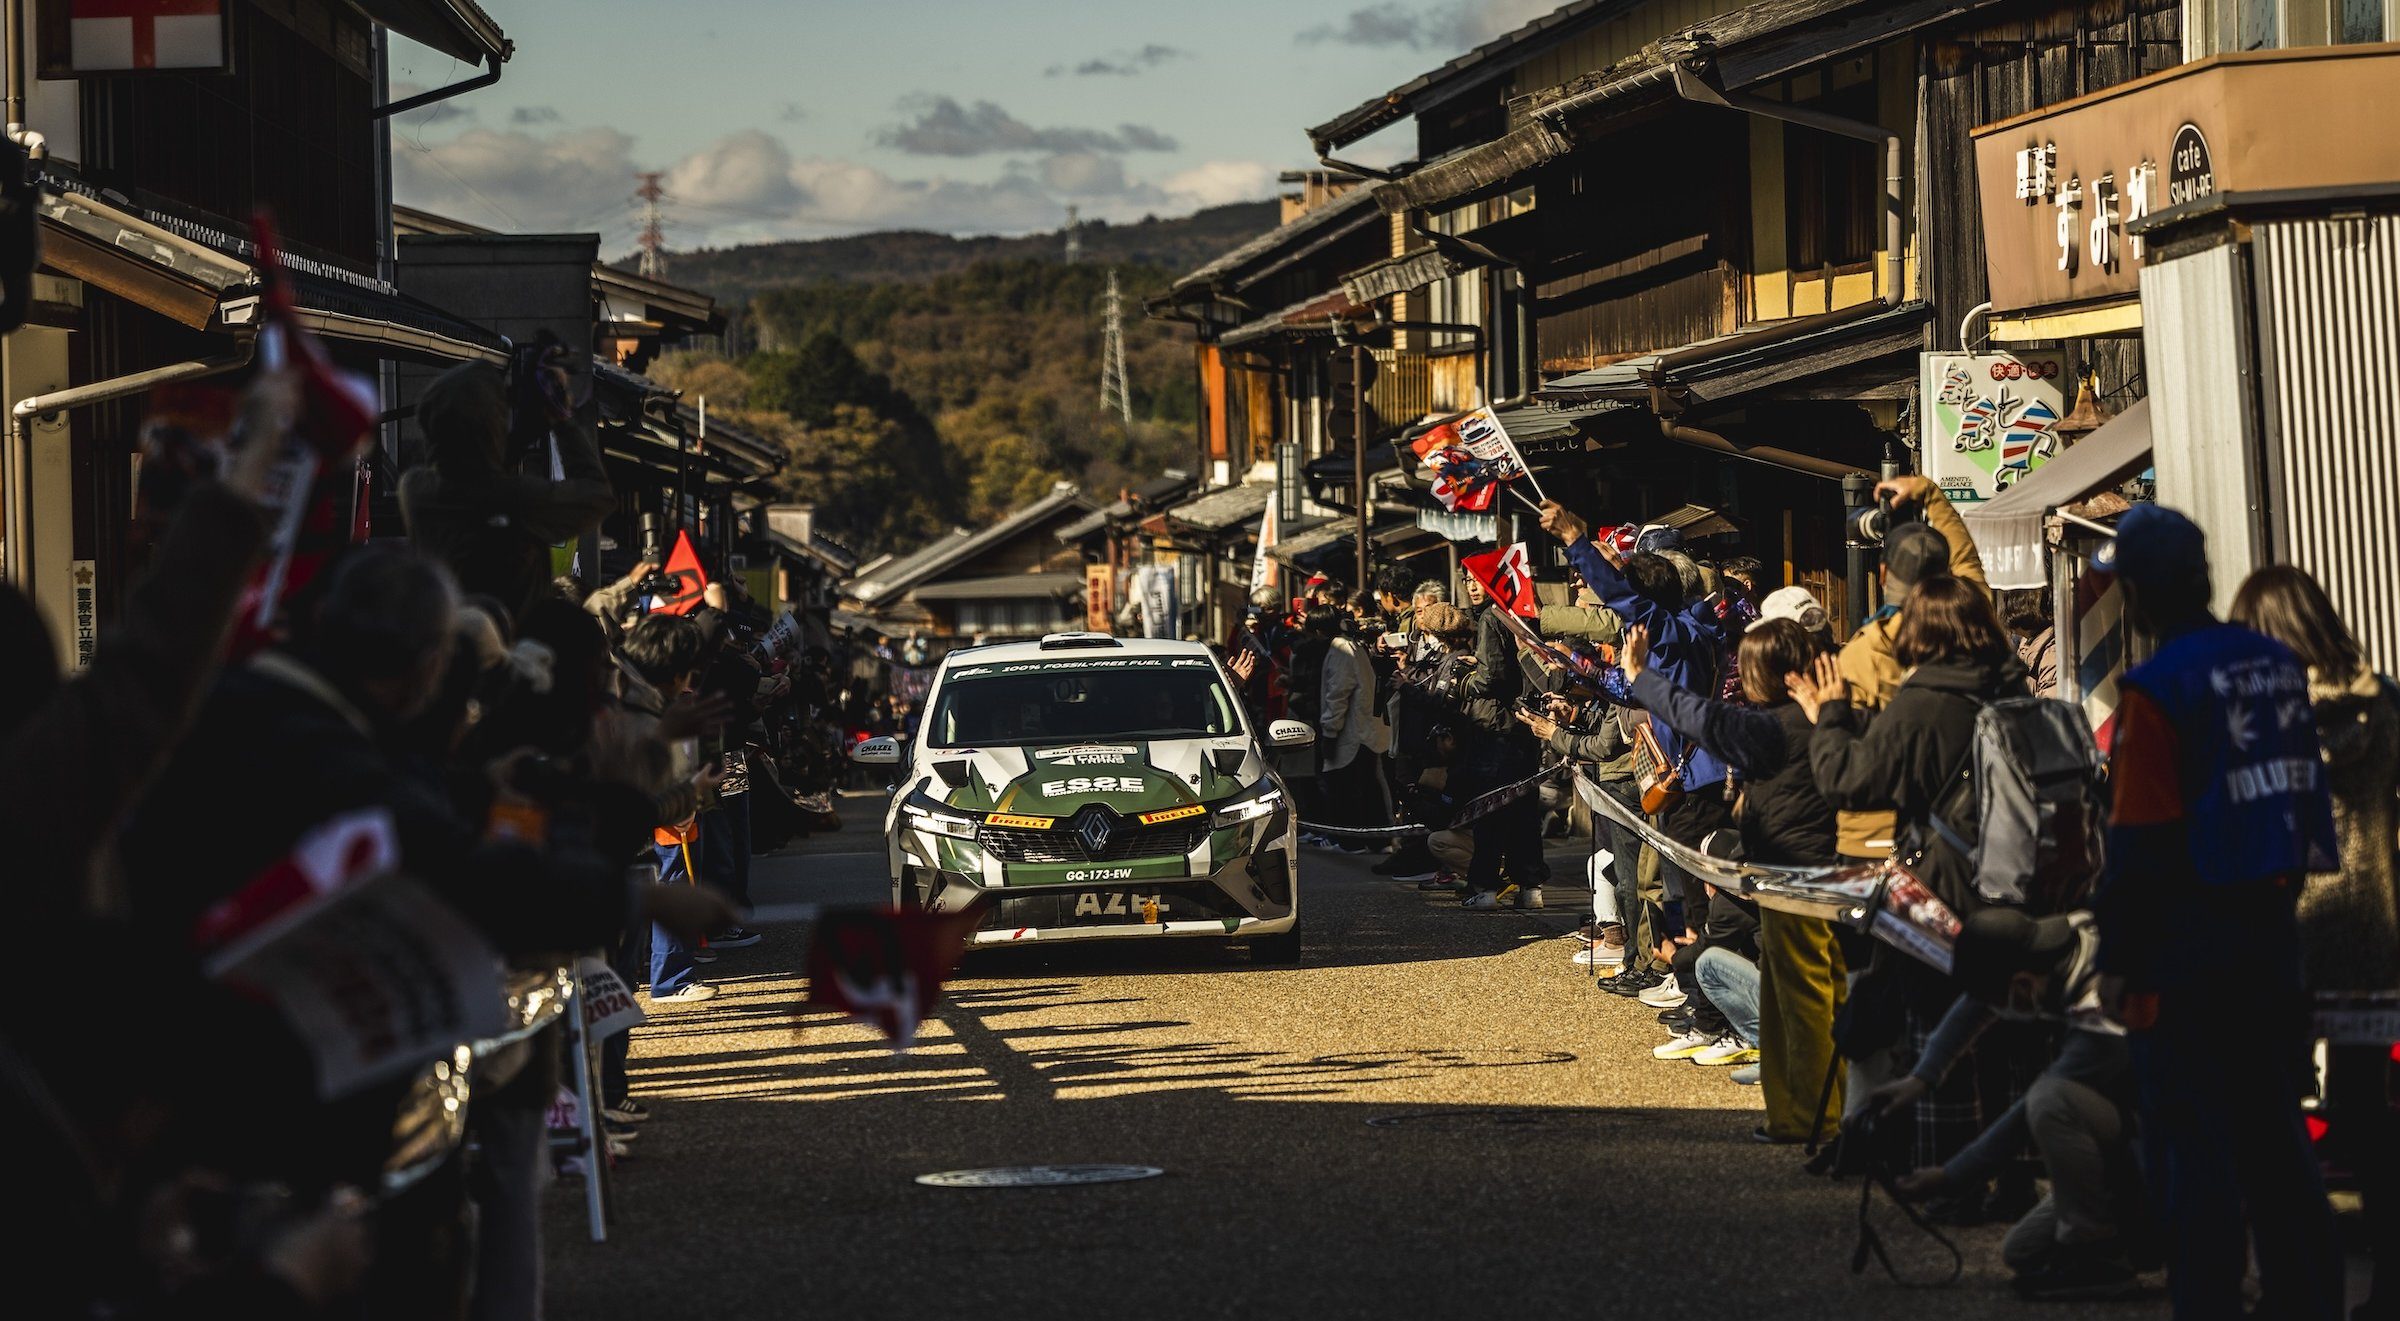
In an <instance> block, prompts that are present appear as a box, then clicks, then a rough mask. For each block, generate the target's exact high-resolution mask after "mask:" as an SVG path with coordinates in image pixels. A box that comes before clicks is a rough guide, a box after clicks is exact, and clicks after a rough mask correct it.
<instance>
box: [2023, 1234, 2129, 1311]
mask: <svg viewBox="0 0 2400 1321" xmlns="http://www.w3.org/2000/svg"><path fill="white" fill-rule="evenodd" d="M2141 1286H2142V1282H2141V1279H2140V1277H2138V1276H2136V1275H2135V1274H2134V1273H2133V1267H2132V1266H2130V1265H2128V1264H2127V1263H2126V1261H2125V1258H2124V1255H2123V1254H2122V1253H2121V1252H2119V1251H2118V1250H2117V1245H2116V1244H2114V1243H2096V1244H2078V1245H2074V1246H2067V1245H2064V1244H2062V1245H2060V1246H2058V1247H2057V1248H2055V1249H2053V1250H2052V1251H2051V1252H2050V1254H2049V1255H2048V1256H2046V1257H2044V1258H2043V1259H2042V1260H2041V1261H2040V1262H2038V1263H2036V1264H2035V1265H2034V1268H2033V1269H2032V1270H2029V1271H2023V1272H2020V1273H2019V1274H2018V1275H2017V1277H2016V1278H2015V1279H2013V1280H2011V1281H2009V1287H2010V1288H2012V1289H2015V1290H2016V1291H2017V1296H2018V1297H2020V1298H2032V1299H2040V1300H2043V1301H2050V1302H2066V1301H2082V1300H2096V1299H2103V1298H2123V1297H2125V1296H2126V1295H2128V1294H2131V1293H2132V1292H2134V1291H2135V1290H2137V1289H2139V1288H2141Z"/></svg>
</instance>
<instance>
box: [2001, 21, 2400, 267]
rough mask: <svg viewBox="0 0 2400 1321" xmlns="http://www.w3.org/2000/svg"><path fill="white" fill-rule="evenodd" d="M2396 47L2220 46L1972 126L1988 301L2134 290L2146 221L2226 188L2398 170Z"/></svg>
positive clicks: (2260, 190)
mask: <svg viewBox="0 0 2400 1321" xmlns="http://www.w3.org/2000/svg"><path fill="white" fill-rule="evenodd" d="M2312 106H2313V107H2319V108H2321V109H2322V110H2323V111H2324V112H2325V114H2326V115H2331V114H2336V113H2338V114H2339V116H2340V117H2341V119H2342V120H2343V121H2344V122H2346V123H2352V124H2389V123H2394V122H2400V48H2395V47H2392V46H2337V47H2319V48H2309V49H2299V50H2270V51H2250V52H2245V53H2241V54H2235V55H2220V56H2216V57H2213V58H2211V59H2206V60H2201V61H2198V62H2196V63H2192V64H2186V65H2181V66H2179V67H2177V68H2173V69H2169V70H2167V71H2165V72H2163V73H2157V74H2152V75H2151V76H2149V77H2147V78H2137V79H2135V80H2134V81H2132V82H2129V83H2121V84H2119V85H2117V86H2115V87H2111V88H2109V89H2107V90H2105V91H2100V92H2094V93H2092V94H2091V95H2089V96H2081V97H2077V98H2075V99H2074V100H2072V101H2066V102H2062V103H2060V104H2058V105H2055V106H2052V107H2050V108H2048V109H2046V110H2042V111H2038V112H2036V113H2034V114H2030V115H2020V116H2018V117H2017V118H2014V119H2005V120H2002V121H2000V122H1999V123H1996V124H1989V125H1986V126H1984V127H1983V128H1979V129H1977V130H1975V134H1974V137H1975V174H1976V188H1977V193H1978V200H1979V202H1980V205H1981V207H1982V211H1983V228H1984V261H1985V265H1986V268H1987V274H1988V275H1989V277H1990V286H1991V296H1992V306H1993V310H1994V311H1995V312H1997V313H2000V314H2002V315H2006V314H2009V313H2013V312H2021V311H2025V310H2028V309H2031V308H2055V307H2060V306H2064V305H2069V304H2075V303H2091V302H2095V301H2101V300H2110V299H2116V298H2125V297H2131V296H2134V295H2136V294H2138V293H2139V291H2140V289H2141V268H2142V263H2143V262H2144V261H2145V260H2146V259H2147V258H2148V256H2149V251H2148V245H2147V244H2146V243H2145V242H2144V241H2143V239H2142V238H2141V236H2140V233H2139V231H2140V230H2141V229H2142V228H2143V226H2141V225H2140V224H2138V223H2137V222H2139V221H2142V220H2143V219H2145V218H2147V217H2150V216H2154V215H2157V214H2159V213H2161V212H2165V211H2169V210H2171V209H2174V208H2178V207H2196V206H2199V205H2202V204H2205V203H2207V202H2208V201H2209V200H2210V199H2211V198H2214V197H2216V196H2218V195H2219V194H2227V193H2240V194H2242V195H2243V196H2244V197H2245V198H2249V199H2253V200H2258V199H2262V198H2263V199H2265V200H2272V199H2273V197H2274V196H2275V195H2277V194H2298V193H2304V192H2306V191H2307V190H2311V189H2327V188H2343V187H2356V186H2359V185H2366V184H2377V183H2390V182H2392V181H2395V180H2400V135H2394V134H2390V133H2384V132H2365V131H2362V132H2338V131H2332V132H2329V131H2327V127H2328V126H2327V120H2326V118H2325V117H2324V115H2319V114H2312V113H2310V112H2309V109H2308V108H2309V107H2312Z"/></svg>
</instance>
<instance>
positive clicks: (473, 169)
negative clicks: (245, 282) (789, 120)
mask: <svg viewBox="0 0 2400 1321" xmlns="http://www.w3.org/2000/svg"><path fill="white" fill-rule="evenodd" d="M396 145H397V146H398V147H399V149H398V150H397V151H396V152H395V153H394V158H393V167H394V168H393V173H394V183H395V187H396V189H397V192H398V195H399V197H400V200H401V201H403V202H406V203H408V204H409V205H411V206H418V207H423V208H425V209H427V210H431V211H435V212H438V213H441V214H445V215H452V216H456V217H457V218H459V219H462V220H468V221H472V222H475V223H478V224H485V225H490V226H492V227H494V228H499V229H504V230H516V231H526V232H541V231H560V230H598V231H600V233H601V234H602V236H603V239H602V242H603V250H604V251H606V252H610V253H620V252H623V251H624V250H625V248H626V247H627V246H628V245H629V244H630V243H631V240H632V234H633V229H634V211H633V207H632V204H631V201H630V198H631V194H632V192H633V188H634V185H635V179H634V176H635V174H636V173H637V172H638V171H640V170H641V169H643V168H646V167H645V165H644V164H643V163H642V162H640V161H639V160H638V159H637V158H636V156H635V154H634V142H633V140H632V139H631V138H629V137H627V136H626V135H625V134H623V133H619V132H617V131H615V130H613V129H573V130H560V131H558V132H554V133H548V134H535V133H527V132H522V131H515V130H511V131H499V130H494V129H488V128H470V129H468V130H467V131H465V132H462V133H460V134H459V135H457V136H456V137H454V138H451V139H449V140H447V141H442V142H437V143H429V144H428V145H427V146H425V147H424V148H422V149H419V148H417V147H416V146H415V145H414V144H413V143H405V144H401V143H396ZM665 175H666V178H665V179H664V181H663V182H664V185H665V188H666V193H667V200H666V214H667V241H668V245H669V246H670V247H671V248H678V249H690V248H696V247H703V246H716V247H722V246H726V245H730V244H735V243H749V242H763V241H767V240H772V239H779V238H818V237H823V236H826V235H829V234H845V233H857V232H862V231H867V230H877V229H930V230H939V231H944V232H948V233H960V234H993V233H1027V232H1035V231H1041V230H1048V229H1054V228H1056V227H1057V226H1058V225H1059V224H1060V223H1062V222H1063V220H1064V219H1065V209H1066V207H1067V205H1068V204H1069V203H1074V204H1075V205H1076V206H1078V207H1080V208H1081V209H1082V211H1083V214H1084V215H1086V216H1088V217H1092V218H1095V219H1108V220H1134V219H1139V218H1140V217H1142V216H1144V215H1173V214H1181V213H1184V212H1189V211H1193V210H1197V209H1199V208H1201V207H1207V206H1216V205H1220V204H1223V203H1226V202H1236V201H1248V200H1253V199H1257V198H1262V197H1270V196H1273V195H1274V191H1275V171H1274V169H1273V168H1272V167H1271V166H1268V165H1266V164H1263V163H1261V162H1258V161H1236V160H1215V161H1208V162H1205V163H1202V164H1199V165H1194V166H1191V167H1189V168H1187V169H1182V170H1177V171H1175V172H1173V173H1171V174H1168V175H1166V176H1165V177H1164V178H1161V179H1158V180H1156V181H1149V180H1141V179H1136V178H1132V177H1129V176H1128V174H1127V171H1126V167H1125V162H1124V157H1123V155H1122V154H1121V153H1120V152H1118V151H1113V150H1081V151H1052V152H1048V153H1045V154H1040V155H1036V156H1032V157H1029V158H1027V159H1023V160H1018V161H1014V162H1011V163H1010V164H1009V165H1008V166H1007V167H1005V168H1003V169H1002V170H1001V171H1000V173H999V174H998V176H997V177H996V178H991V179H988V180H978V179H959V178H951V177H944V176H940V175H935V176H931V177H925V178H898V177H894V176H893V175H890V174H887V173H885V172H884V171H882V170H879V169H876V168H874V167H873V166H869V165H864V164H861V163H859V162H857V161H846V160H834V159H829V158H826V157H818V156H810V157H795V156H793V154H792V153H791V150H790V149H789V148H788V147H787V146H786V145H785V144H784V143H783V142H782V141H781V140H779V139H777V138H776V137H775V136H774V135H772V134H770V133H767V132H764V131H762V130H759V129H743V130H740V131H738V132H735V133H732V134H729V135H727V136H725V137H723V138H721V139H719V140H717V141H716V142H714V143H711V144H709V145H708V146H707V147H705V148H703V149H701V150H699V151H696V152H693V153H691V154H690V155H687V156H685V157H683V158H682V159H680V160H677V161H673V162H671V163H668V164H667V165H666V169H665Z"/></svg>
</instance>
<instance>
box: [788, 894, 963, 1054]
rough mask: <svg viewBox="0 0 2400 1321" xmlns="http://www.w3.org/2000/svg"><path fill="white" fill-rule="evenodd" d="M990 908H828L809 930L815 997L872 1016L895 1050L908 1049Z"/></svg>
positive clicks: (823, 1004)
mask: <svg viewBox="0 0 2400 1321" xmlns="http://www.w3.org/2000/svg"><path fill="white" fill-rule="evenodd" d="M983 912H984V905H983V904H980V903H978V904H976V905H973V906H970V907H968V908H966V909H964V910H962V911H960V912H955V913H934V912H927V911H926V910H924V909H915V908H912V909H896V908H831V909H827V910H826V911H825V912H823V913H821V914H819V915H818V917H817V925H816V930H815V931H814V932H812V933H811V934H810V939H809V944H808V1003H809V1004H810V1005H811V1006H814V1007H817V1008H821V1009H831V1010H835V1011H837V1012H840V1013H842V1014H846V1015H848V1016H850V1017H852V1018H857V1019H863V1020H865V1021H866V1022H869V1023H872V1024H874V1025H875V1026H876V1027H878V1028H881V1029H882V1030H883V1034H884V1035H885V1036H888V1037H890V1038H891V1039H892V1048H893V1049H894V1050H899V1051H905V1050H907V1049H908V1048H909V1047H910V1046H912V1045H914V1044H915V1043H916V1039H917V1026H918V1025H919V1024H921V1023H923V1022H924V1021H925V1020H926V1019H927V1018H929V1017H931V1016H932V1014H933V1010H934V1006H936V1005H938V1004H939V1003H941V997H942V983H943V982H945V981H947V980H949V977H950V972H951V970H952V969H954V968H956V967H957V966H958V960H959V956H960V955H962V954H964V953H965V952H966V949H967V943H968V940H969V938H970V937H972V936H973V935H974V932H975V928H976V926H977V924H978V923H980V922H981V921H982V920H983Z"/></svg>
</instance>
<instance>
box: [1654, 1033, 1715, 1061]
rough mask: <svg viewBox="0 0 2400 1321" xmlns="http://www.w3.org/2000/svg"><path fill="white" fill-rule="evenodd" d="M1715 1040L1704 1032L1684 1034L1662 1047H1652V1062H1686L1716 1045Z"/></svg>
mask: <svg viewBox="0 0 2400 1321" xmlns="http://www.w3.org/2000/svg"><path fill="white" fill-rule="evenodd" d="M1716 1041H1717V1039H1716V1038H1715V1037H1714V1036H1711V1035H1710V1034H1708V1033H1706V1032H1686V1033H1684V1034H1683V1035H1681V1036H1679V1037H1677V1038H1675V1039H1674V1040H1673V1041H1670V1042H1668V1043H1667V1044H1665V1045H1663V1046H1656V1047H1653V1048H1652V1049H1651V1051H1650V1058H1652V1059H1654V1060H1688V1059H1690V1058H1691V1057H1693V1056H1694V1055H1697V1054H1699V1053H1700V1052H1701V1051H1704V1050H1706V1049H1708V1048H1709V1047H1710V1046H1713V1045H1715V1044H1716Z"/></svg>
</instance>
